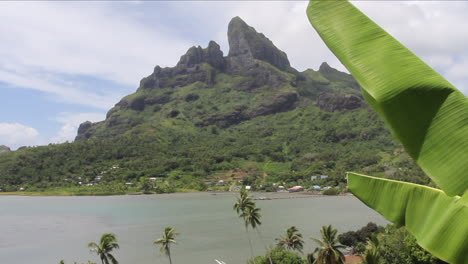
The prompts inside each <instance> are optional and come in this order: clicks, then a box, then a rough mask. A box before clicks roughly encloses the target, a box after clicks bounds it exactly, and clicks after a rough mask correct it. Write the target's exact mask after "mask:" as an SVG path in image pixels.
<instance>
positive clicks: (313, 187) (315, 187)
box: [310, 185, 320, 191]
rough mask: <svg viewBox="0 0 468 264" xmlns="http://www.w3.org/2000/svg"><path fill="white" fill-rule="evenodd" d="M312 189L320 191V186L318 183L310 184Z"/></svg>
mask: <svg viewBox="0 0 468 264" xmlns="http://www.w3.org/2000/svg"><path fill="white" fill-rule="evenodd" d="M310 188H311V189H312V190H317V191H320V186H318V185H312V187H310Z"/></svg>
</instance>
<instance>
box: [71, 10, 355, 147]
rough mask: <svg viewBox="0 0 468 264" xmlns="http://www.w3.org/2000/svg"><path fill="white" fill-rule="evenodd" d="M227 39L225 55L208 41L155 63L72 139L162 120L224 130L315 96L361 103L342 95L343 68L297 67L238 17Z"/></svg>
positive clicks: (327, 101) (333, 103)
mask: <svg viewBox="0 0 468 264" xmlns="http://www.w3.org/2000/svg"><path fill="white" fill-rule="evenodd" d="M228 40H229V47H230V50H229V55H228V56H227V57H223V52H222V51H221V49H220V46H219V45H218V44H217V43H216V42H214V41H210V42H209V44H208V46H207V47H206V48H202V47H200V46H194V47H191V48H189V49H188V50H187V52H186V53H185V54H184V55H182V56H181V58H180V60H179V62H178V63H177V65H176V66H174V67H165V68H162V67H159V66H156V67H155V68H154V71H153V73H152V74H151V75H149V76H148V77H146V78H143V79H142V80H141V82H140V87H139V88H138V90H137V91H136V92H135V93H134V94H132V95H129V96H126V97H124V98H123V99H122V100H121V101H120V102H118V103H117V104H116V105H115V106H114V107H113V108H112V109H110V110H109V111H108V113H107V115H106V120H104V121H102V122H97V123H91V122H85V123H83V124H81V125H80V127H79V129H78V136H77V137H76V140H85V139H88V138H92V137H109V136H114V135H120V134H123V133H126V132H127V131H131V130H132V129H133V128H134V127H137V126H139V125H141V124H144V123H149V124H151V125H153V124H155V125H156V124H158V123H159V122H163V123H164V122H165V121H167V119H173V120H171V121H170V122H171V123H173V122H176V119H177V120H184V121H187V122H191V123H192V124H193V125H195V126H198V127H204V126H210V125H216V126H218V127H220V128H227V127H229V126H232V125H236V124H239V123H241V122H243V121H246V120H250V119H254V118H256V117H259V116H265V115H271V114H276V113H280V112H287V111H290V110H293V109H295V108H296V107H297V106H298V105H300V104H301V102H306V101H308V100H314V101H315V100H317V98H318V97H319V96H318V95H320V98H318V100H317V105H318V106H319V107H320V108H321V109H322V110H325V111H339V110H351V109H355V108H357V107H359V106H361V99H359V97H356V96H350V95H344V94H348V93H349V92H350V91H349V89H348V90H345V91H341V90H339V89H340V88H342V87H344V88H345V89H347V87H349V86H353V85H354V84H355V81H354V79H352V77H350V75H349V74H346V73H342V72H339V71H338V70H335V69H333V68H331V67H330V66H329V65H328V64H326V63H324V64H322V65H321V66H320V70H319V71H318V72H315V71H310V72H304V73H299V72H297V71H296V70H295V69H293V68H292V67H291V66H290V64H289V61H288V58H287V56H286V54H285V53H284V52H283V51H281V50H279V49H278V48H277V47H275V46H274V45H273V43H272V42H271V41H270V40H269V39H268V38H266V37H265V36H264V35H263V34H261V33H258V32H257V31H256V30H255V29H254V28H252V27H250V26H248V25H247V24H246V23H245V22H244V21H242V19H240V18H239V17H235V18H233V19H232V20H231V22H230V23H229V27H228ZM299 77H302V78H299ZM351 80H352V81H351ZM332 82H333V83H332ZM356 85H357V84H356ZM332 86H333V87H332ZM330 89H331V90H330ZM337 89H338V90H337ZM353 89H354V87H353ZM323 91H327V92H328V93H324V94H321V93H322V92H323ZM351 93H352V91H351ZM307 96H308V97H307ZM301 98H306V99H305V101H304V100H301ZM309 102H310V101H309Z"/></svg>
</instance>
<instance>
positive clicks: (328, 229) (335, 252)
mask: <svg viewBox="0 0 468 264" xmlns="http://www.w3.org/2000/svg"><path fill="white" fill-rule="evenodd" d="M337 232H338V231H337V230H336V229H334V228H333V227H332V226H331V225H328V226H323V227H322V229H321V230H320V233H321V235H322V239H317V238H313V237H312V238H311V239H312V240H314V241H315V242H316V243H317V244H318V245H319V247H317V248H316V249H315V251H314V252H312V253H310V254H308V255H307V262H308V263H309V264H342V263H344V255H343V253H342V252H341V251H340V249H342V248H345V246H343V245H340V244H339V243H338V238H337ZM276 241H277V243H276V246H277V247H278V248H281V249H286V250H291V251H297V252H299V253H301V254H302V253H303V252H302V250H303V249H304V240H303V238H302V234H301V233H299V230H298V229H297V228H296V227H295V226H291V227H289V228H288V229H286V235H285V236H282V237H280V238H277V239H276Z"/></svg>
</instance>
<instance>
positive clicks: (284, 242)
mask: <svg viewBox="0 0 468 264" xmlns="http://www.w3.org/2000/svg"><path fill="white" fill-rule="evenodd" d="M276 241H278V243H277V244H276V245H277V246H278V247H279V248H283V249H289V250H297V251H299V252H300V253H302V249H303V248H304V240H302V234H301V233H299V230H297V228H296V227H295V226H291V227H289V228H288V229H286V236H284V237H280V238H277V239H276Z"/></svg>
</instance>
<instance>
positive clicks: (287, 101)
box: [250, 92, 299, 118]
mask: <svg viewBox="0 0 468 264" xmlns="http://www.w3.org/2000/svg"><path fill="white" fill-rule="evenodd" d="M298 100H299V95H298V94H297V93H296V92H285V93H280V94H278V95H276V96H274V97H273V98H272V99H271V101H270V102H269V103H267V104H263V105H261V106H260V107H259V108H257V109H256V110H255V111H254V112H252V114H251V115H250V116H251V118H254V117H257V116H263V115H271V114H276V113H280V112H285V111H289V110H292V109H294V106H295V104H296V102H297V101H298Z"/></svg>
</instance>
